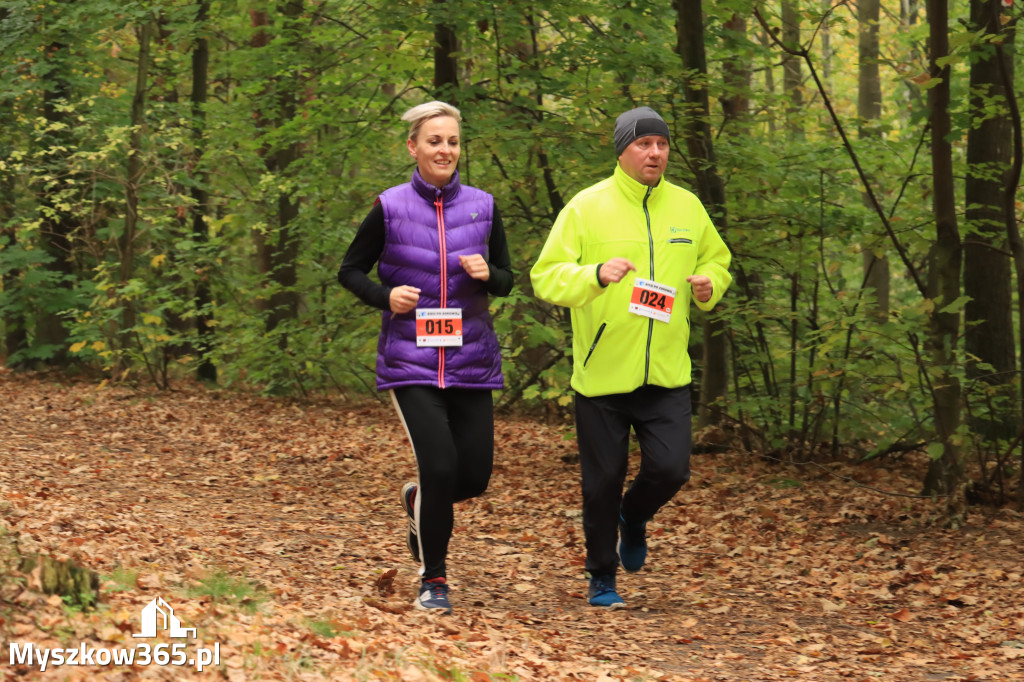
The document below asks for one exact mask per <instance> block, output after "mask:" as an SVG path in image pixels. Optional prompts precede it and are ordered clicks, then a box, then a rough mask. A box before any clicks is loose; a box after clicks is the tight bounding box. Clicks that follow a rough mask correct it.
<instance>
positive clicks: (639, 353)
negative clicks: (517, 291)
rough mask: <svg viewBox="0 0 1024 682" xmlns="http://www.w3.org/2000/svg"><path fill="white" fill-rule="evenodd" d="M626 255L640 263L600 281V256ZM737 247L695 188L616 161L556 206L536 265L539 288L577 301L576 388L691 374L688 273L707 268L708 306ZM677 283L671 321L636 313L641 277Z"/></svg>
mask: <svg viewBox="0 0 1024 682" xmlns="http://www.w3.org/2000/svg"><path fill="white" fill-rule="evenodd" d="M615 257H619V258H628V259H629V260H631V261H632V262H633V264H634V265H636V267H637V272H630V273H629V274H628V276H627V277H625V278H623V280H622V281H621V282H618V283H615V284H610V285H608V286H607V287H602V286H601V283H600V282H599V281H598V279H597V269H598V267H600V264H601V263H604V262H605V261H607V260H609V259H611V258H615ZM731 260H732V255H731V254H730V253H729V249H728V247H727V246H726V245H725V242H724V241H722V237H721V236H720V235H719V234H718V231H717V230H716V229H715V226H714V225H713V224H712V223H711V218H710V217H708V214H707V211H705V210H704V206H703V205H702V204H701V203H700V200H699V199H698V198H697V197H696V196H695V195H694V194H692V193H691V192H688V191H687V190H685V189H683V188H682V187H678V186H676V185H673V184H671V183H669V182H668V181H667V180H665V179H664V178H662V179H661V182H660V183H658V186H657V187H653V188H651V187H648V186H646V185H643V184H641V183H639V182H637V181H636V180H634V179H633V178H631V177H629V176H628V175H627V174H626V172H625V171H623V170H622V168H621V167H620V166H619V165H618V164H616V166H615V173H614V174H613V175H612V176H611V177H610V178H606V179H605V180H602V181H601V182H599V183H597V184H596V185H593V186H591V187H589V188H587V189H585V190H583V191H582V192H580V193H579V194H577V195H576V196H575V197H573V198H572V200H571V201H570V202H569V203H568V204H567V205H566V207H565V208H564V209H562V212H561V213H559V214H558V218H557V219H556V220H555V224H554V226H553V227H552V228H551V233H550V234H549V235H548V239H547V242H546V243H545V244H544V248H543V249H542V250H541V253H540V257H539V258H538V259H537V262H536V263H535V264H534V266H533V269H532V270H531V271H530V279H531V280H532V282H533V290H534V293H535V294H536V296H537V297H539V298H541V299H543V300H545V301H548V302H550V303H554V304H556V305H562V306H566V307H568V308H571V311H570V313H571V318H572V333H573V340H572V356H573V363H572V365H573V368H572V382H571V383H572V387H573V388H574V389H576V390H577V391H578V392H580V393H581V394H583V395H585V396H588V397H594V396H599V395H608V394H611V393H629V392H630V391H633V390H635V389H637V388H639V387H640V386H644V385H648V384H653V385H656V386H662V387H665V388H677V387H680V386H686V385H688V384H689V383H690V381H691V378H690V354H689V352H688V351H687V344H688V342H689V338H690V319H689V317H690V299H691V298H692V291H691V289H690V285H689V284H688V283H687V281H686V278H687V277H689V276H690V275H695V274H696V275H707V276H708V277H710V278H711V282H712V284H713V286H714V292H713V293H712V295H711V299H710V300H708V301H707V302H705V303H701V302H700V301H695V302H696V304H697V307H699V308H700V309H702V310H711V309H712V308H714V307H715V304H716V303H718V301H719V300H721V298H722V294H724V293H725V290H726V289H727V288H728V287H729V284H730V283H731V282H732V276H731V275H730V274H729V263H730V261H731ZM637 278H641V279H648V280H654V281H655V282H658V283H659V284H664V285H668V286H671V287H675V288H676V290H677V294H676V300H675V306H674V309H673V313H672V317H671V319H670V321H669V322H667V323H666V322H661V321H657V320H652V319H649V318H646V317H641V316H639V315H636V314H633V313H631V312H629V304H630V298H631V295H632V290H633V285H634V280H636V279H637Z"/></svg>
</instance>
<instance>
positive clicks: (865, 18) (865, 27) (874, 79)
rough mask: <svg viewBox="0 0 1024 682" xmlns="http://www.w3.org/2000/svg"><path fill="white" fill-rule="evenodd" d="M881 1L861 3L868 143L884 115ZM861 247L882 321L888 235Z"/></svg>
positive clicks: (861, 84) (863, 135)
mask: <svg viewBox="0 0 1024 682" xmlns="http://www.w3.org/2000/svg"><path fill="white" fill-rule="evenodd" d="M879 6H880V2H879V0H860V2H858V3H857V22H858V26H859V30H860V35H859V39H860V40H859V67H858V74H857V75H858V78H857V80H858V88H857V114H858V117H859V118H860V126H859V128H858V137H859V138H860V139H861V140H864V141H865V142H866V143H867V144H871V143H872V142H871V141H872V140H874V139H877V138H878V133H877V132H876V131H875V130H874V129H873V127H872V122H874V121H877V120H878V119H879V118H881V116H882V84H881V80H880V79H879V75H878V60H879V51H878V17H879ZM862 196H863V200H864V205H865V206H866V207H867V208H868V210H872V211H873V210H874V205H873V204H872V201H871V198H870V197H869V196H867V194H866V193H865V194H863V195H862ZM865 237H866V239H865V240H864V242H863V243H862V245H861V249H862V250H861V254H862V258H863V264H864V286H865V287H866V288H868V289H872V290H873V291H874V293H875V298H874V301H873V303H872V304H871V306H870V308H869V310H871V311H872V312H873V313H874V314H875V315H876V316H877V317H878V319H879V320H880V321H885V320H886V319H887V318H888V317H889V284H890V271H889V259H888V258H887V257H886V256H885V254H884V253H883V251H882V250H883V248H884V244H885V241H886V239H887V235H886V234H885V231H884V230H882V231H881V232H880V233H878V234H872V235H865Z"/></svg>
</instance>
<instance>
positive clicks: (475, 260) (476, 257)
mask: <svg viewBox="0 0 1024 682" xmlns="http://www.w3.org/2000/svg"><path fill="white" fill-rule="evenodd" d="M459 265H461V266H462V269H463V270H465V271H466V273H467V274H468V275H469V276H470V277H472V278H473V279H478V280H480V281H481V282H486V281H487V280H489V279H490V278H491V268H490V266H488V265H487V261H485V260H484V257H483V256H481V255H480V254H479V253H474V254H471V255H469V256H459Z"/></svg>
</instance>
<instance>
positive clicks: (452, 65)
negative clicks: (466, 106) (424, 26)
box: [434, 0, 459, 106]
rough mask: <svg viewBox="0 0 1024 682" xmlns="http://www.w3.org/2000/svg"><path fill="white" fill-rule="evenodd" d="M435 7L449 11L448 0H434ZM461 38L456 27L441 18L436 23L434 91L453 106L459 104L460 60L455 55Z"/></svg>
mask: <svg viewBox="0 0 1024 682" xmlns="http://www.w3.org/2000/svg"><path fill="white" fill-rule="evenodd" d="M434 6H435V8H438V9H440V10H441V11H447V10H448V9H449V7H448V0H434ZM458 51H459V40H458V36H457V35H456V33H455V28H454V27H453V26H452V25H451V23H450V22H449V21H446V20H445V19H444V18H441V19H440V20H439V21H436V22H435V24H434V93H435V95H436V96H437V97H438V98H440V99H443V100H445V101H446V102H448V103H449V104H451V105H453V106H458V104H457V102H458V95H457V94H456V93H457V90H458V88H459V62H458V59H457V58H456V57H455V55H456V53H457V52H458Z"/></svg>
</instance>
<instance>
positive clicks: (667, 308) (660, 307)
mask: <svg viewBox="0 0 1024 682" xmlns="http://www.w3.org/2000/svg"><path fill="white" fill-rule="evenodd" d="M675 302H676V288H675V287H670V286H668V285H666V284H658V283H657V282H655V281H652V280H649V279H636V280H633V293H632V295H631V296H630V300H629V312H631V313H633V314H634V315H640V316H641V317H650V318H652V319H655V320H658V321H659V322H668V321H669V320H671V319H672V307H673V306H674V305H675Z"/></svg>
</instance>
